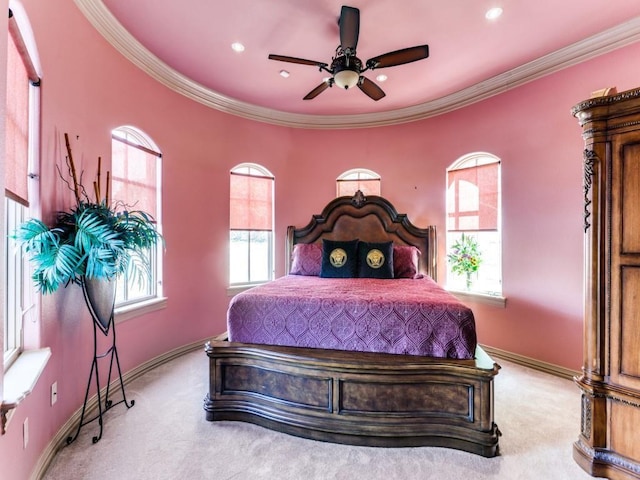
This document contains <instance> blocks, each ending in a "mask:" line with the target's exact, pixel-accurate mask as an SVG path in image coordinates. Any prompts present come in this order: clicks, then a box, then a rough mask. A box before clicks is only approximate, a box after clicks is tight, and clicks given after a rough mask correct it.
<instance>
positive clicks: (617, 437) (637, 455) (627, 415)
mask: <svg viewBox="0 0 640 480" xmlns="http://www.w3.org/2000/svg"><path fill="white" fill-rule="evenodd" d="M610 402H611V403H610V409H611V413H610V417H611V425H610V427H611V428H610V433H611V435H610V449H611V450H612V451H614V452H616V453H617V454H619V455H622V456H623V457H626V458H628V459H640V429H638V428H636V427H635V426H636V425H640V410H639V409H638V408H637V407H634V406H632V405H628V404H626V403H623V402H619V401H616V400H611V401H610ZM636 461H637V460H636ZM636 465H637V463H636Z"/></svg>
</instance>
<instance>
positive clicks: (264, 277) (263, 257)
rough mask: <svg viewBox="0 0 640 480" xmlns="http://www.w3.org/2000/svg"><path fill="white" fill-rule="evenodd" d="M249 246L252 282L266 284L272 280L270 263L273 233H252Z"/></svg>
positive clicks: (250, 277)
mask: <svg viewBox="0 0 640 480" xmlns="http://www.w3.org/2000/svg"><path fill="white" fill-rule="evenodd" d="M250 238H251V242H250V244H249V258H250V259H251V264H250V268H249V281H250V282H266V281H268V280H269V279H270V278H271V272H270V271H269V268H270V265H271V262H270V261H269V258H270V252H271V232H255V231H254V232H251V235H250Z"/></svg>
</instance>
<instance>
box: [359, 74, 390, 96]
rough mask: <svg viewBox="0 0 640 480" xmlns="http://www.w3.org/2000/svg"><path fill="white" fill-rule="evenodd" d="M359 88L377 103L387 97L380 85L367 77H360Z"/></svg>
mask: <svg viewBox="0 0 640 480" xmlns="http://www.w3.org/2000/svg"><path fill="white" fill-rule="evenodd" d="M358 88H359V89H360V90H362V91H363V92H364V93H365V94H366V95H368V96H369V97H371V98H372V99H373V100H375V101H376V102H377V101H378V100H380V99H381V98H382V97H384V96H385V95H386V94H385V93H384V92H383V91H382V89H381V88H380V87H379V86H378V85H376V84H375V83H373V82H372V81H371V80H369V79H368V78H367V77H360V81H359V82H358Z"/></svg>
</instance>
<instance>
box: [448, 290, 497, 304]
mask: <svg viewBox="0 0 640 480" xmlns="http://www.w3.org/2000/svg"><path fill="white" fill-rule="evenodd" d="M449 293H451V294H452V295H453V296H454V297H456V298H457V299H458V300H460V301H462V302H465V301H469V302H478V303H483V304H485V305H491V306H493V307H500V308H506V307H507V299H506V297H503V296H501V295H489V294H486V293H479V292H461V291H459V290H449Z"/></svg>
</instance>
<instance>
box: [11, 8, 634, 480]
mask: <svg viewBox="0 0 640 480" xmlns="http://www.w3.org/2000/svg"><path fill="white" fill-rule="evenodd" d="M24 4H25V7H26V10H27V13H28V14H29V16H30V20H31V23H32V26H33V29H34V31H35V36H36V41H37V44H38V48H39V51H40V57H41V62H42V66H43V72H44V73H43V86H42V160H41V161H42V166H41V178H42V202H43V209H44V211H45V214H47V215H51V213H52V212H54V211H56V210H58V209H63V208H66V207H67V206H68V205H69V204H70V203H71V202H70V198H69V194H68V192H66V191H65V190H64V188H63V187H62V185H61V183H60V181H59V180H58V177H57V173H56V171H55V163H56V162H59V161H61V159H62V158H63V148H62V147H63V145H62V144H61V141H62V134H63V133H64V132H68V133H69V134H70V135H71V136H72V138H73V139H74V154H75V158H76V160H78V161H80V162H81V164H82V167H83V168H84V169H85V170H86V175H87V178H90V177H92V176H93V172H94V169H95V165H96V161H97V157H98V156H102V157H103V159H106V158H109V157H110V131H111V129H112V128H114V127H116V126H118V125H122V124H129V125H135V126H137V127H139V128H141V129H142V130H144V131H145V132H146V133H148V134H149V135H150V136H151V137H152V138H153V140H154V141H155V142H156V143H157V144H158V146H159V147H160V149H161V150H162V152H163V162H164V170H163V176H164V187H163V194H164V199H163V210H164V214H163V221H164V233H165V237H166V243H167V251H166V255H165V265H164V267H165V294H166V296H167V297H168V305H167V308H166V309H164V310H161V311H157V312H153V313H150V314H147V315H145V316H142V317H139V318H135V319H132V320H130V321H127V322H124V323H122V324H119V325H118V339H119V343H118V349H119V353H120V360H121V362H122V366H123V369H124V370H125V371H128V370H131V369H132V368H134V367H136V366H138V365H140V364H141V363H143V362H145V361H148V360H150V359H151V358H153V357H155V356H157V355H160V354H162V353H164V352H167V351H169V350H171V349H174V348H177V347H180V346H182V345H186V344H189V343H191V342H194V341H199V340H201V339H205V338H207V337H210V336H212V335H214V334H217V333H220V332H222V331H223V330H224V329H225V310H226V307H227V304H228V297H227V294H226V287H227V240H228V234H227V229H228V206H227V205H228V172H229V169H230V168H231V167H233V166H234V165H235V164H237V163H240V162H258V163H260V164H262V165H264V166H265V167H266V168H268V169H269V170H270V171H271V172H273V173H274V174H275V176H276V228H277V238H276V241H275V244H276V245H277V246H280V245H283V243H284V232H285V229H286V226H287V225H291V224H294V225H304V224H306V223H307V222H308V221H309V219H310V215H311V214H312V213H319V212H320V210H321V209H322V207H323V206H324V205H325V204H326V203H327V201H329V200H330V199H331V198H332V197H333V196H334V195H335V187H334V185H335V178H336V176H337V175H338V174H339V173H341V172H343V171H345V170H347V169H350V168H355V167H366V168H370V169H372V170H375V171H376V172H378V173H380V174H381V175H382V178H383V183H382V190H383V192H382V193H383V195H385V196H387V197H388V198H389V199H390V200H391V201H392V202H393V203H394V204H395V205H396V207H397V209H398V210H399V211H400V212H406V213H408V215H409V217H410V218H411V219H412V221H413V222H414V223H415V224H416V225H419V226H424V225H427V224H435V225H436V226H437V227H438V229H439V232H440V238H439V240H440V245H441V246H443V245H444V237H443V232H444V201H445V196H444V171H445V168H446V167H447V166H448V165H449V164H451V163H452V162H453V161H454V160H455V159H457V158H458V157H459V156H461V155H463V154H465V153H469V152H474V151H486V152H491V153H493V154H495V155H497V156H499V157H500V158H501V159H502V161H503V163H502V165H503V167H502V173H503V202H504V208H503V217H504V218H503V224H504V249H503V252H504V293H505V295H506V296H507V297H508V303H507V307H506V308H505V309H500V308H494V307H488V306H484V305H480V304H477V305H475V304H473V305H472V307H473V308H474V311H475V312H476V316H477V323H478V330H479V337H480V341H481V342H482V343H485V344H488V345H491V346H494V347H498V348H501V349H504V350H508V351H512V352H515V353H518V354H521V355H526V356H530V357H533V358H536V359H540V360H543V361H546V362H550V363H554V364H557V365H561V366H564V367H568V368H572V369H579V367H580V365H581V355H582V353H581V350H582V340H581V338H582V252H581V249H582V207H583V204H582V140H581V138H580V129H579V127H578V125H577V122H576V121H575V119H573V118H572V117H571V115H570V113H569V110H570V108H571V106H572V105H574V104H575V103H577V102H579V101H581V100H583V99H585V98H586V97H588V96H589V94H590V92H591V91H593V90H596V89H600V88H603V87H605V86H611V85H617V86H618V88H619V89H620V90H623V89H628V88H632V87H635V86H636V85H635V84H634V82H635V81H636V79H637V78H639V75H638V73H640V72H639V71H638V69H639V68H640V67H639V66H638V64H637V62H628V61H627V59H629V58H637V56H638V55H639V54H640V44H637V45H635V46H631V47H627V48H625V49H621V50H619V51H617V52H614V53H612V54H609V55H606V56H603V57H601V58H598V59H595V60H592V61H590V62H587V63H584V64H582V65H579V66H577V67H573V68H571V69H567V70H565V71H563V72H560V73H557V74H555V75H552V76H549V77H547V78H544V79H541V80H538V81H536V82H533V83H531V84H528V85H525V86H523V87H521V88H518V89H515V90H513V91H511V92H508V93H505V94H503V95H500V96H498V97H495V98H493V99H489V100H486V101H484V102H481V103H478V104H476V105H473V106H470V107H467V108H465V109H463V110H461V111H457V112H453V113H450V114H447V115H443V116H441V117H439V118H437V119H428V120H424V121H420V122H415V123H412V124H406V125H399V126H394V127H382V128H376V129H356V130H353V131H344V130H336V131H322V130H298V129H290V128H284V127H276V126H271V125H266V124H261V123H256V122H252V121H248V120H244V119H241V118H237V117H234V116H229V115H226V114H224V113H221V112H218V111H215V110H211V109H208V108H206V107H204V106H202V105H199V104H197V103H194V102H192V101H190V100H188V99H186V98H184V97H182V96H180V95H178V94H176V93H174V92H172V91H170V90H168V89H167V88H165V87H164V86H162V85H160V84H158V83H157V82H155V81H154V80H152V79H151V78H149V77H148V76H146V75H145V74H144V73H142V72H141V71H140V70H138V69H137V68H136V67H135V66H133V65H132V64H130V63H129V62H128V61H127V60H125V59H124V58H122V57H121V56H120V55H119V54H118V53H117V52H116V51H115V50H114V49H113V48H112V47H111V46H110V45H108V44H107V43H106V42H105V41H104V40H103V38H102V37H101V36H100V35H99V34H98V33H96V32H95V31H94V30H93V29H92V27H91V26H90V25H89V24H88V22H87V21H86V20H85V19H84V17H83V16H82V15H81V14H80V12H79V11H78V10H77V8H76V7H75V5H74V4H73V2H72V1H70V0H67V1H64V2H60V1H59V2H42V1H39V0H24ZM76 136H77V137H78V138H77V139H76ZM337 146H339V151H340V152H341V153H340V155H336V154H335V152H336V150H337V148H338V147H337ZM345 159H354V160H352V161H351V160H345ZM439 255H440V262H441V267H440V278H441V279H443V278H444V271H443V267H442V265H443V262H444V250H443V248H441V249H440V252H439ZM276 263H277V273H278V275H281V274H282V273H283V272H284V267H283V265H284V264H283V251H282V249H280V248H278V249H277V257H276ZM81 297H82V296H81V293H80V290H79V289H78V288H76V287H74V288H70V289H67V290H65V291H62V292H59V293H57V294H56V295H54V296H51V297H46V298H45V299H44V302H43V319H42V327H41V332H40V335H41V338H42V344H43V345H48V346H50V347H51V349H52V353H53V355H52V358H51V360H50V362H49V364H48V366H47V368H46V370H45V372H44V374H43V376H42V378H41V380H40V382H39V383H38V385H37V387H36V389H35V391H34V393H33V394H32V395H31V396H29V397H28V398H27V400H25V401H24V403H23V404H21V405H20V406H19V408H18V409H17V410H16V412H15V415H14V419H13V421H12V424H11V425H10V426H9V431H8V433H7V434H6V435H4V436H3V437H0V465H2V472H3V473H2V475H3V478H5V477H4V476H5V472H6V471H7V470H6V466H7V465H11V466H12V469H11V471H12V472H14V473H12V474H11V475H12V478H15V479H22V478H27V477H28V475H29V473H30V472H31V470H32V469H33V467H34V465H35V464H36V462H37V460H38V458H39V456H40V454H41V453H42V451H43V449H44V448H45V447H46V446H47V444H48V443H49V442H50V441H51V439H52V437H53V436H54V435H55V434H56V432H57V431H58V430H59V429H60V427H61V426H62V425H63V424H64V423H65V422H66V421H67V420H68V419H69V417H70V416H71V415H72V414H73V412H74V411H75V410H77V409H78V408H79V406H80V405H81V402H82V398H83V394H84V391H83V390H84V386H85V382H86V376H87V375H88V368H89V366H90V363H89V362H90V358H91V330H90V321H89V318H88V316H87V315H86V314H85V313H84V312H85V310H84V305H83V302H82V298H81ZM206 360H207V359H206V357H205V355H204V354H203V358H202V361H203V362H206ZM53 381H57V382H58V389H59V395H58V396H59V401H58V403H57V404H56V405H55V406H54V407H51V406H49V398H48V389H49V385H50V384H51V383H52V382H53ZM204 394H205V392H203V395H204ZM27 416H28V417H29V422H30V425H31V440H30V444H29V446H28V448H27V449H26V450H23V449H22V432H21V425H22V422H23V421H24V418H25V417H27ZM203 421H204V414H203ZM85 428H86V429H87V430H89V429H90V428H91V427H90V426H89V427H85ZM106 428H107V429H108V428H109V424H108V421H107V423H106ZM85 434H89V433H88V432H87V433H85Z"/></svg>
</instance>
